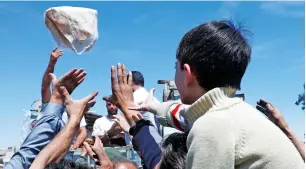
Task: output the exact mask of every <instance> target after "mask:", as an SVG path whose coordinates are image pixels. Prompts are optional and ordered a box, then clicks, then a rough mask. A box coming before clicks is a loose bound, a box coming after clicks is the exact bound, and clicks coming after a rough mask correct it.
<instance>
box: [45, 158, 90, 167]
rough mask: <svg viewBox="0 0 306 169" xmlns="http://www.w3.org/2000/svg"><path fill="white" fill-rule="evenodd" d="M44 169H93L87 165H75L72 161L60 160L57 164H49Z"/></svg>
mask: <svg viewBox="0 0 306 169" xmlns="http://www.w3.org/2000/svg"><path fill="white" fill-rule="evenodd" d="M45 169H93V168H92V167H91V166H89V165H87V164H80V163H76V162H74V161H72V160H66V159H62V160H61V161H60V162H59V163H55V162H54V163H50V164H48V165H47V166H46V167H45Z"/></svg>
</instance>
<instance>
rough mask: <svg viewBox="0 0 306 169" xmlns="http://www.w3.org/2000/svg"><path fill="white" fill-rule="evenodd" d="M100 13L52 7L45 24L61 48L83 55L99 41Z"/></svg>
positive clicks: (46, 15) (74, 8)
mask: <svg viewBox="0 0 306 169" xmlns="http://www.w3.org/2000/svg"><path fill="white" fill-rule="evenodd" d="M97 17H98V12H97V11H96V10H94V9H89V8H81V7H70V6H62V7H52V8H49V9H48V10H46V12H45V24H46V26H47V28H48V29H49V30H50V32H51V34H52V36H53V38H54V40H55V41H56V43H57V45H58V46H59V47H63V48H70V49H72V50H73V51H74V52H75V53H77V54H79V55H81V54H82V53H83V52H86V51H88V50H90V49H91V48H92V47H93V45H94V44H95V42H96V40H97V39H98V34H99V33H98V18H97Z"/></svg>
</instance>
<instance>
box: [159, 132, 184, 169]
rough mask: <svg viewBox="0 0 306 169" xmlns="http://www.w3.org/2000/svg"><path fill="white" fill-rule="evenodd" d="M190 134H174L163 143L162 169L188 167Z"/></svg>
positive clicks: (182, 168)
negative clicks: (187, 142)
mask: <svg viewBox="0 0 306 169" xmlns="http://www.w3.org/2000/svg"><path fill="white" fill-rule="evenodd" d="M187 136H188V133H173V134H171V135H169V136H168V137H167V138H166V139H165V140H164V141H163V143H162V147H163V148H164V150H163V157H162V159H161V162H160V169H168V168H171V169H184V168H185V165H186V162H185V161H186V154H187V146H186V141H187Z"/></svg>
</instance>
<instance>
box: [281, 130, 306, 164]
mask: <svg viewBox="0 0 306 169" xmlns="http://www.w3.org/2000/svg"><path fill="white" fill-rule="evenodd" d="M285 130H286V131H285V134H286V135H287V137H288V138H289V139H290V140H291V142H292V143H293V145H294V146H295V148H296V149H297V150H298V152H299V153H300V155H301V156H302V158H303V160H304V161H305V144H304V143H303V142H302V141H301V140H300V139H299V138H298V137H297V136H296V135H295V134H294V132H293V131H292V130H291V129H290V128H287V129H285Z"/></svg>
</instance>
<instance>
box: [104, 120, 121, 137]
mask: <svg viewBox="0 0 306 169" xmlns="http://www.w3.org/2000/svg"><path fill="white" fill-rule="evenodd" d="M122 131H123V130H122V129H121V127H120V125H119V124H118V123H114V124H113V125H112V127H111V128H110V129H109V130H108V131H107V134H108V135H109V136H110V137H113V136H116V135H118V134H120V133H121V132H122Z"/></svg>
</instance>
